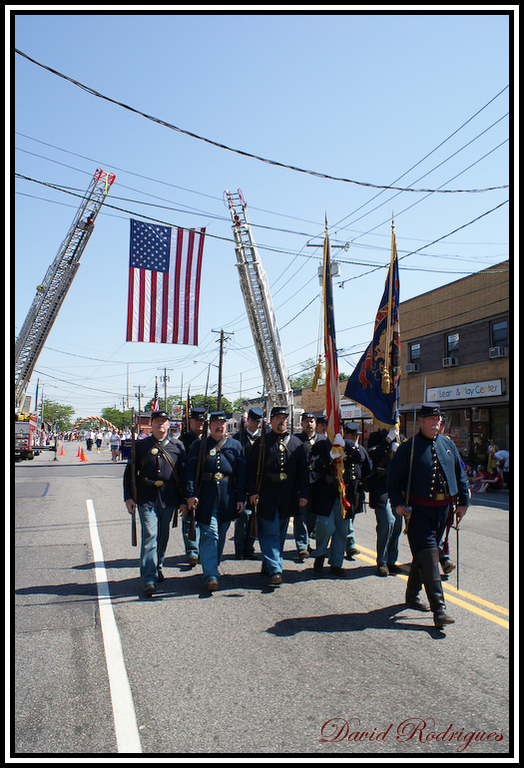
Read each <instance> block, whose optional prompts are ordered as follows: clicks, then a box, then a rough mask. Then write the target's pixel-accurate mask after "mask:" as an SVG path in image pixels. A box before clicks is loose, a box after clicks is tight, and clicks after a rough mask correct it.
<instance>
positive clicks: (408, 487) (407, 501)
mask: <svg viewBox="0 0 524 768" xmlns="http://www.w3.org/2000/svg"><path fill="white" fill-rule="evenodd" d="M416 416H417V409H416V408H415V410H414V411H413V437H412V438H411V456H410V457H409V471H408V483H407V486H406V494H405V496H404V499H405V502H406V504H405V506H406V508H407V509H409V514H407V515H406V517H405V518H404V534H405V535H407V532H408V528H409V520H410V517H411V507H410V506H409V492H410V490H411V475H412V474H413V454H414V452H415V421H416Z"/></svg>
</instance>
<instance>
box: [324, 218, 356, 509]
mask: <svg viewBox="0 0 524 768" xmlns="http://www.w3.org/2000/svg"><path fill="white" fill-rule="evenodd" d="M323 285H324V352H325V356H326V417H327V433H328V437H329V440H330V441H331V443H333V438H334V437H335V435H337V434H339V433H340V387H339V383H338V356H337V346H336V340H335V312H334V305H333V283H332V278H331V247H330V245H329V237H328V231H327V221H326V237H325V240H324V275H323ZM332 450H333V453H338V454H339V457H338V458H337V459H335V476H336V478H337V482H338V490H339V494H340V503H341V510H342V514H343V515H344V516H345V515H346V512H347V510H348V509H349V507H350V504H349V502H348V501H347V499H346V487H345V484H344V449H343V448H342V447H337V446H333V448H332Z"/></svg>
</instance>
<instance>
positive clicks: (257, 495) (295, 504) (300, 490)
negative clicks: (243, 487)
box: [248, 406, 309, 586]
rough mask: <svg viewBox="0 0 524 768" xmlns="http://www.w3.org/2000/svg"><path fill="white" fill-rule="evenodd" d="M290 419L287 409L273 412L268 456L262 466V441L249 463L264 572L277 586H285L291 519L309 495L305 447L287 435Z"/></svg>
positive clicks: (265, 449) (249, 491)
mask: <svg viewBox="0 0 524 768" xmlns="http://www.w3.org/2000/svg"><path fill="white" fill-rule="evenodd" d="M287 419H288V409H287V408H285V407H281V406H275V407H274V408H272V410H271V417H270V424H271V431H270V432H268V433H267V435H266V436H265V446H264V454H265V455H264V456H263V458H262V461H261V462H259V456H260V451H261V447H260V438H258V440H257V442H256V443H255V444H254V446H253V448H252V450H251V453H250V455H249V462H248V494H249V501H250V503H251V504H252V505H253V506H256V507H257V520H258V541H259V544H260V550H261V552H262V557H263V562H262V572H263V573H267V574H268V575H269V577H270V582H271V584H272V585H273V586H278V585H279V584H281V583H282V569H283V552H284V542H285V538H286V531H287V527H288V524H289V518H290V517H293V516H294V515H296V514H297V513H298V511H299V509H300V508H301V507H305V506H306V504H307V502H308V495H309V488H308V485H309V476H308V465H307V461H306V454H305V451H304V446H303V443H302V442H301V441H300V440H299V439H298V437H296V435H292V434H290V433H289V432H288V431H287ZM257 475H260V477H257Z"/></svg>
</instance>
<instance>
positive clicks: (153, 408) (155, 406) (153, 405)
mask: <svg viewBox="0 0 524 768" xmlns="http://www.w3.org/2000/svg"><path fill="white" fill-rule="evenodd" d="M154 411H158V379H157V378H156V376H155V396H154V397H153V400H152V401H151V413H153V412H154Z"/></svg>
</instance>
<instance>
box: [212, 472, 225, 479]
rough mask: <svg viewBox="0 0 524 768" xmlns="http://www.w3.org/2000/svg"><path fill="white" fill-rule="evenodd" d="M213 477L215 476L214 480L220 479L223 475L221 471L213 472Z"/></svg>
mask: <svg viewBox="0 0 524 768" xmlns="http://www.w3.org/2000/svg"><path fill="white" fill-rule="evenodd" d="M213 477H214V478H215V480H222V478H223V477H224V475H223V474H222V472H215V474H214V475H213Z"/></svg>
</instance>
